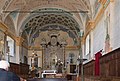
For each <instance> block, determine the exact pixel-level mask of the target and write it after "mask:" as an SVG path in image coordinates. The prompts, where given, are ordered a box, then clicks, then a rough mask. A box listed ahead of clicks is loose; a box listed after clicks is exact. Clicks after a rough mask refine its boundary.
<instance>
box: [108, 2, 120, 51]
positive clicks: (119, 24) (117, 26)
mask: <svg viewBox="0 0 120 81" xmlns="http://www.w3.org/2000/svg"><path fill="white" fill-rule="evenodd" d="M110 10H111V47H112V50H114V49H117V48H119V47H120V0H115V1H114V2H112V3H111V9H110Z"/></svg>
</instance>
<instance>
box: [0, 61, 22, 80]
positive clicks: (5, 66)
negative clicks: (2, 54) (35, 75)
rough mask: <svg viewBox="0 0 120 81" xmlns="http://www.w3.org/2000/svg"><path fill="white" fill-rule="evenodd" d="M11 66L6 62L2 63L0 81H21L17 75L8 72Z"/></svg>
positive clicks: (0, 63) (0, 65)
mask: <svg viewBox="0 0 120 81" xmlns="http://www.w3.org/2000/svg"><path fill="white" fill-rule="evenodd" d="M9 67H10V64H9V63H8V62H7V61H5V60H1V61H0V81H21V80H20V77H18V76H17V75H16V74H15V73H13V72H10V71H8V70H9Z"/></svg>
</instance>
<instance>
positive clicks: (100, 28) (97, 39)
mask: <svg viewBox="0 0 120 81" xmlns="http://www.w3.org/2000/svg"><path fill="white" fill-rule="evenodd" d="M105 37H106V29H105V27H104V17H103V16H102V19H101V21H100V22H99V23H98V24H97V26H96V28H95V29H94V30H93V54H95V53H97V52H98V51H100V50H101V49H103V50H104V45H105Z"/></svg>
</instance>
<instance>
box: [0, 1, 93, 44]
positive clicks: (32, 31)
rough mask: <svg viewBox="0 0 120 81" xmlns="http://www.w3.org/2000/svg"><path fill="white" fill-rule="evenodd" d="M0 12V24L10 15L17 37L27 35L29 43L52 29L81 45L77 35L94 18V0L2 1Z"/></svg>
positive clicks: (0, 2)
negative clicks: (87, 21)
mask: <svg viewBox="0 0 120 81" xmlns="http://www.w3.org/2000/svg"><path fill="white" fill-rule="evenodd" d="M0 11H1V14H0V16H1V17H2V18H1V21H3V22H6V18H7V17H8V15H9V16H10V18H11V19H12V21H13V23H14V26H13V27H15V31H16V35H18V36H19V35H22V36H23V35H27V36H25V37H27V38H26V39H29V40H30V39H32V38H33V37H36V38H37V37H38V36H37V35H38V34H40V33H42V32H45V31H49V30H51V29H52V30H57V31H62V32H66V33H67V34H68V36H69V37H70V39H73V41H74V42H79V40H78V38H79V35H78V32H79V31H80V30H81V29H84V23H85V21H86V19H87V17H88V19H90V18H92V17H91V14H90V13H91V12H92V8H91V0H0ZM13 23H12V24H13ZM63 36H64V35H63ZM30 43H31V42H30ZM76 44H77V43H76Z"/></svg>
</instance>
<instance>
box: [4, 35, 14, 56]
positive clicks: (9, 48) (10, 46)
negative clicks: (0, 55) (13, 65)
mask: <svg viewBox="0 0 120 81" xmlns="http://www.w3.org/2000/svg"><path fill="white" fill-rule="evenodd" d="M6 45H7V50H6V51H7V53H8V52H9V55H10V56H14V55H15V41H14V39H12V38H11V37H9V36H7V43H6Z"/></svg>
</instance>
